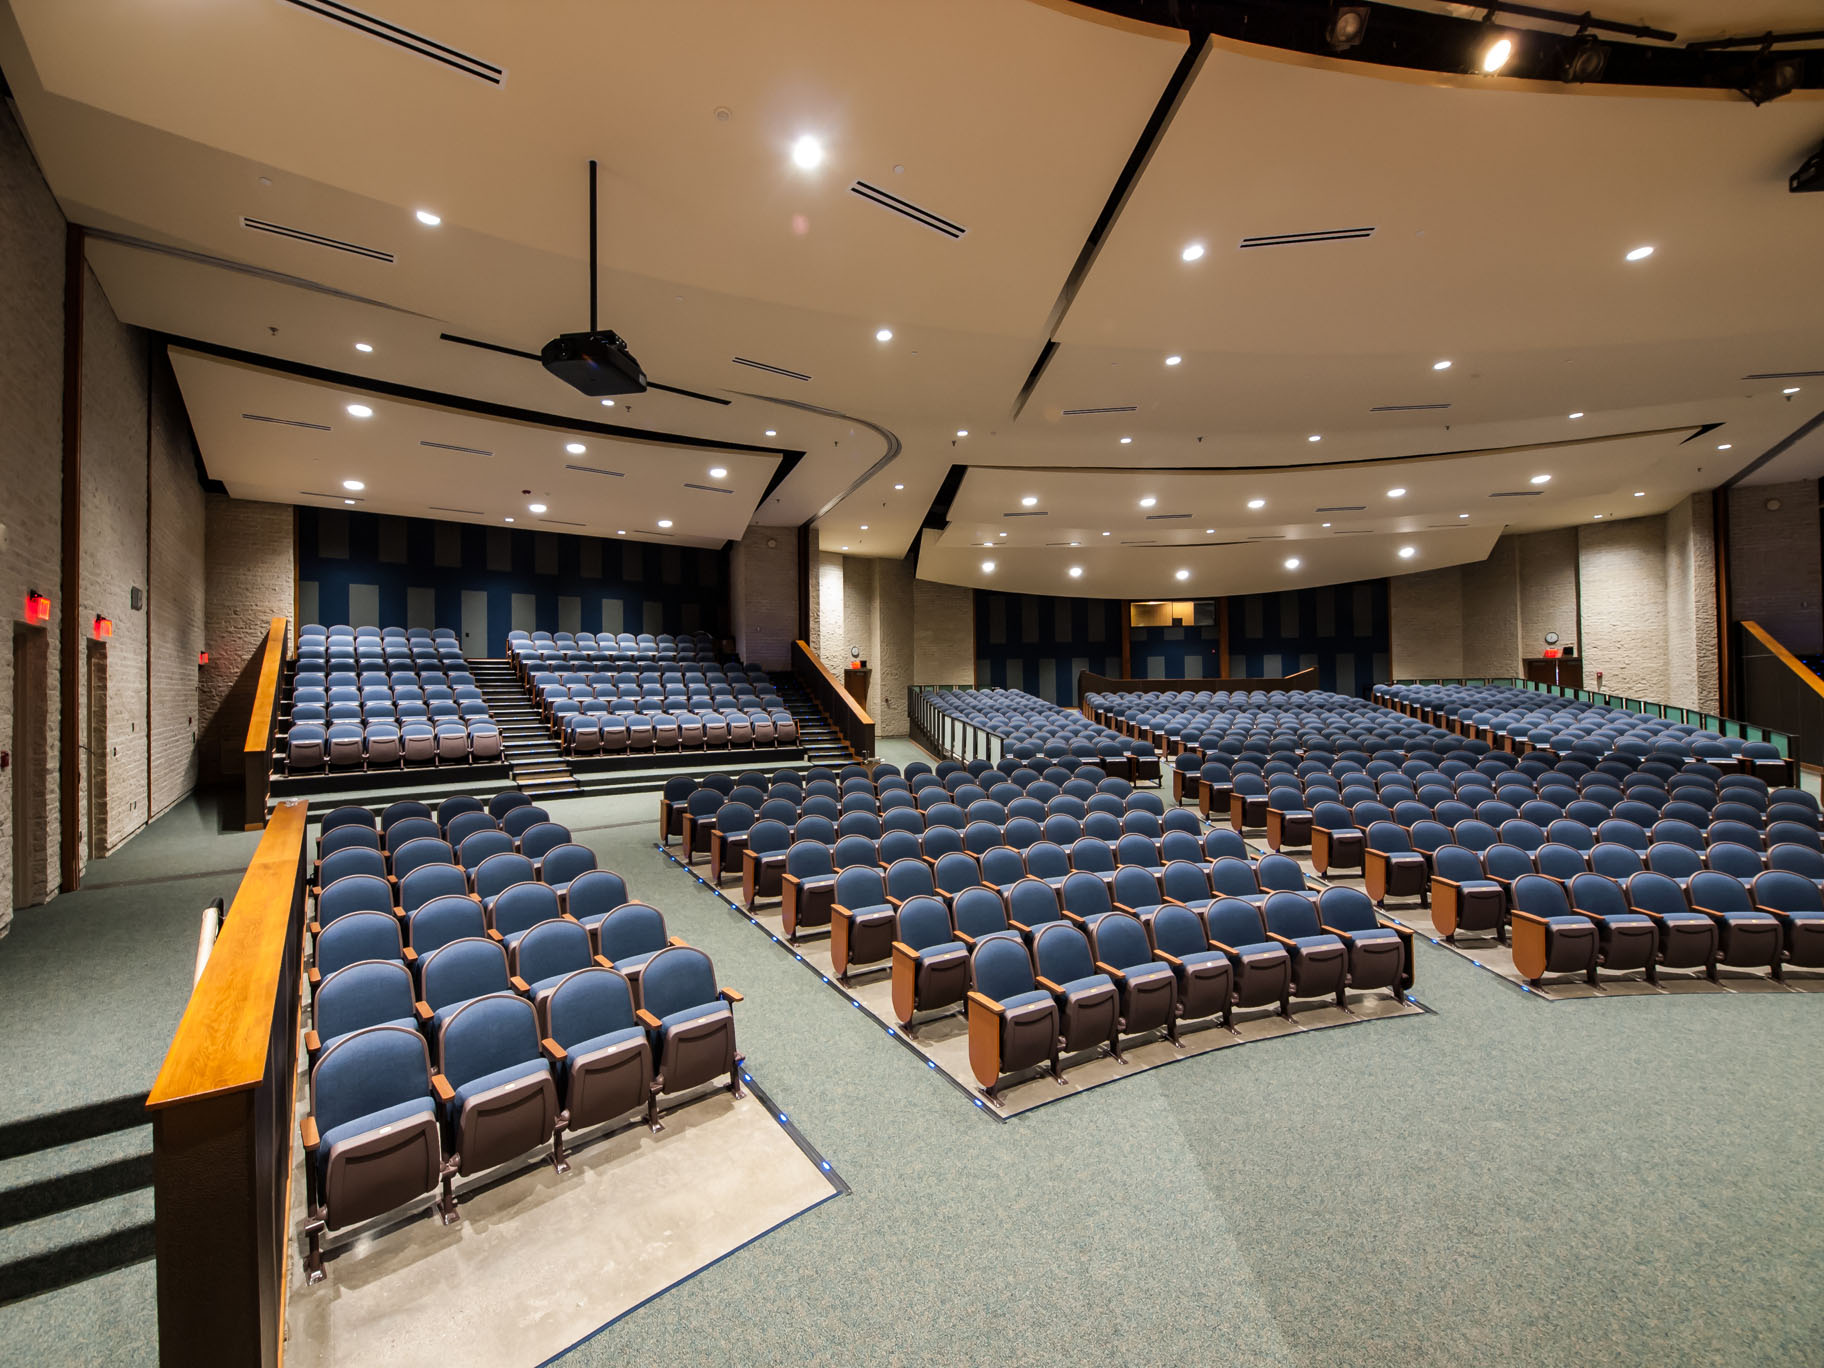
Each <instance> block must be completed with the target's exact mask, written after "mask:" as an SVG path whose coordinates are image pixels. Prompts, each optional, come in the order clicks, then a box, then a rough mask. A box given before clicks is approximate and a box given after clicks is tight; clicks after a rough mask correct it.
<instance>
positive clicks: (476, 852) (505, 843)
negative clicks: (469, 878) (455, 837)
mask: <svg viewBox="0 0 1824 1368" xmlns="http://www.w3.org/2000/svg"><path fill="white" fill-rule="evenodd" d="M512 853H513V838H512V837H511V836H509V835H507V833H506V832H504V831H478V832H476V833H475V834H474V835H473V836H469V837H467V838H466V839H464V841H463V843H462V844H461V845H459V846H457V847H456V859H457V861H458V862H459V863H460V864H461V865H462V867H463V868H464V869H476V868H479V867H480V865H481V863H482V861H484V860H488V859H492V858H493V857H494V856H496V855H509V854H512Z"/></svg>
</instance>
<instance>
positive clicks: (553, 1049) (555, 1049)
mask: <svg viewBox="0 0 1824 1368" xmlns="http://www.w3.org/2000/svg"><path fill="white" fill-rule="evenodd" d="M538 1048H539V1049H541V1050H543V1051H544V1052H545V1058H546V1059H549V1060H550V1061H551V1062H552V1063H553V1064H562V1063H563V1062H564V1061H565V1060H566V1059H568V1058H569V1057H570V1056H569V1054H568V1052H567V1051H566V1050H565V1049H564V1047H563V1046H562V1045H559V1044H558V1043H557V1042H556V1041H555V1040H553V1039H551V1037H550V1036H546V1037H545V1038H544V1039H543V1040H541V1041H539V1042H538Z"/></svg>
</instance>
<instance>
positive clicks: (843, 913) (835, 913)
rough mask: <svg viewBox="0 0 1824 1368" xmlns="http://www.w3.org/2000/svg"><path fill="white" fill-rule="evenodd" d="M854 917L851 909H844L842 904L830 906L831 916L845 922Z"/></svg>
mask: <svg viewBox="0 0 1824 1368" xmlns="http://www.w3.org/2000/svg"><path fill="white" fill-rule="evenodd" d="M854 915H855V914H854V913H853V912H851V911H849V909H848V908H846V907H844V906H843V905H842V904H841V903H831V904H830V916H832V917H841V918H842V919H843V920H844V921H848V920H850V919H851V918H852V917H854Z"/></svg>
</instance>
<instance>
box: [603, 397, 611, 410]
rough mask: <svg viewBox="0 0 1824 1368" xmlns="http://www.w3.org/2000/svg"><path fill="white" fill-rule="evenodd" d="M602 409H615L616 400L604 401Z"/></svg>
mask: <svg viewBox="0 0 1824 1368" xmlns="http://www.w3.org/2000/svg"><path fill="white" fill-rule="evenodd" d="M602 407H603V408H613V407H614V400H612V399H604V400H602Z"/></svg>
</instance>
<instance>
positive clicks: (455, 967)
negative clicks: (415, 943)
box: [418, 936, 508, 1011]
mask: <svg viewBox="0 0 1824 1368" xmlns="http://www.w3.org/2000/svg"><path fill="white" fill-rule="evenodd" d="M418 985H419V996H420V997H421V998H423V999H424V1001H425V1003H426V1004H427V1005H429V1006H430V1007H431V1009H432V1010H433V1011H434V1010H436V1009H437V1008H439V1007H447V1006H448V1005H449V1004H450V1003H452V1002H462V1001H464V1000H465V999H467V998H472V997H480V996H482V995H483V994H484V993H504V992H506V991H507V988H508V983H507V952H506V950H505V949H504V948H503V947H502V946H501V945H500V943H499V942H498V941H492V940H489V939H487V938H486V937H485V936H475V937H465V938H464V939H462V940H454V941H451V942H449V943H448V944H447V945H442V946H439V947H438V948H437V949H435V950H433V951H432V952H431V953H430V954H429V955H427V956H425V957H424V959H422V960H421V961H420V962H419V967H418Z"/></svg>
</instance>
